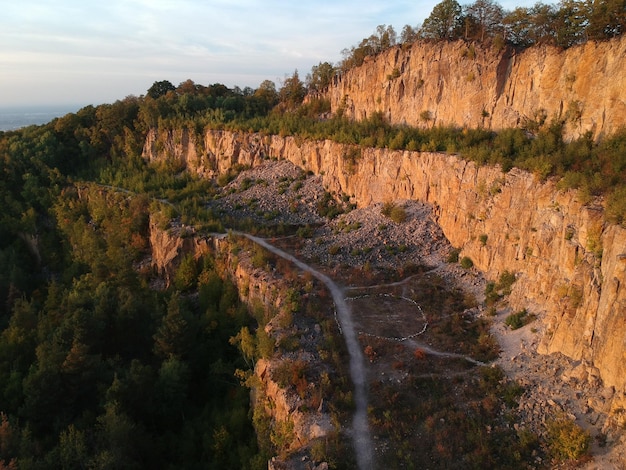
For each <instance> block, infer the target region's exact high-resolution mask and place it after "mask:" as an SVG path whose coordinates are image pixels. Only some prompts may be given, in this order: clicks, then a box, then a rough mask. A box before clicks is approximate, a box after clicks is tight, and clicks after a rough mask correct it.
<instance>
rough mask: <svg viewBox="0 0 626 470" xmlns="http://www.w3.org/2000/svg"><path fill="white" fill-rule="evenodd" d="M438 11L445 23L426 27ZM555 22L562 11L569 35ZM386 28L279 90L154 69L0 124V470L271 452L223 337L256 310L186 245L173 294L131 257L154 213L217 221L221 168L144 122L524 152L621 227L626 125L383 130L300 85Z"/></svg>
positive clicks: (514, 36)
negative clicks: (614, 129) (132, 89)
mask: <svg viewBox="0 0 626 470" xmlns="http://www.w3.org/2000/svg"><path fill="white" fill-rule="evenodd" d="M449 8H451V12H452V15H451V16H448V17H446V14H445V12H446V11H447V9H449ZM481 8H483V9H484V12H491V11H492V10H493V11H495V18H497V21H496V22H495V23H489V22H487V20H485V21H482V20H481V18H483V16H481V13H480V11H482V10H480V9H481ZM624 9H625V6H624V2H623V1H620V0H612V1H607V2H600V1H598V0H596V1H589V2H576V1H569V0H568V1H563V2H561V3H559V4H558V5H557V6H546V5H542V4H537V5H536V6H535V7H532V8H528V9H516V10H514V12H508V13H506V14H505V13H504V12H502V9H501V8H499V7H498V6H497V4H495V3H492V2H488V1H483V0H479V1H477V2H476V3H475V4H473V5H470V6H467V7H460V6H459V5H458V4H457V3H456V2H455V1H454V0H444V1H443V2H442V3H441V4H439V5H437V7H435V10H433V13H432V14H431V15H430V17H429V18H428V19H427V20H426V21H425V22H424V25H423V26H422V27H421V28H415V29H407V28H406V27H405V30H404V31H403V35H402V38H403V39H402V41H405V40H406V41H408V40H471V41H479V40H480V41H487V40H489V41H491V43H494V44H496V46H497V43H498V41H499V40H500V39H498V38H499V37H500V38H501V39H502V40H504V41H508V42H510V43H512V44H514V45H516V46H524V47H527V46H530V45H532V44H535V43H541V42H551V43H553V44H555V45H558V46H562V47H569V46H572V45H575V44H577V43H580V42H581V41H583V40H598V39H602V40H603V39H609V38H611V37H613V36H616V35H619V34H622V32H623V27H624V18H625V10H624ZM545 12H548V13H550V15H552V16H550V15H548V16H541V15H543V14H544V13H545ZM485 14H486V13H485ZM568 15H569V16H568ZM487 17H489V15H486V16H484V18H487ZM446 18H447V19H451V20H452V22H451V23H450V24H449V25H448V26H447V29H445V31H444V30H441V29H438V28H439V27H440V22H441V20H444V19H446ZM516 18H517V19H516ZM546 18H548V19H547V20H546ZM554 18H560V19H561V20H562V22H561V23H558V22H557V23H555V21H554ZM530 20H532V21H534V22H531V21H530ZM561 20H559V21H561ZM574 20H575V21H574ZM540 21H544V22H546V24H549V25H551V27H552V28H553V29H551V30H550V31H552V32H547V33H546V28H545V27H542V26H541V24H542V23H539V22H540ZM523 25H525V26H524V27H525V28H526V29H524V28H522V26H523ZM555 25H556V26H558V27H559V28H560V27H563V28H565V27H566V26H567V27H568V28H567V32H568V33H567V35H565V36H563V35H561V33H560V32H559V31H561V30H560V29H558V28H557V29H554V27H555ZM559 25H563V26H559ZM602 25H603V26H602ZM544 26H545V25H544ZM570 26H571V27H570ZM601 26H602V27H601ZM438 31H439V32H438ZM441 31H444V32H443V33H441ZM409 33H410V34H409ZM499 35H500V36H499ZM396 43H397V39H396V37H395V33H394V32H393V29H392V28H391V29H390V27H379V29H378V30H377V32H376V34H374V35H373V36H372V37H370V38H366V39H364V40H363V42H362V43H361V44H360V45H359V46H356V47H353V48H352V49H349V50H347V53H346V54H345V56H346V59H345V60H344V62H343V63H342V64H339V65H338V66H333V65H331V64H328V63H320V64H319V65H317V66H314V67H313V68H312V70H311V72H310V74H308V75H307V77H306V78H305V80H304V81H303V80H301V79H300V77H299V74H298V72H297V71H296V72H294V73H293V75H291V76H288V77H286V78H285V80H284V82H283V83H282V86H281V87H280V88H279V89H277V88H276V86H275V84H274V83H273V82H271V81H269V80H268V81H264V82H263V83H261V85H260V86H259V87H258V88H257V89H250V88H245V89H240V88H238V87H235V88H233V89H230V88H228V87H226V86H225V85H222V84H213V85H208V86H204V85H199V84H196V83H194V82H193V81H191V80H188V81H186V82H183V83H181V84H179V85H178V86H174V85H172V84H171V83H170V82H168V81H167V80H163V81H160V82H155V83H154V84H153V85H152V86H151V87H150V88H149V89H148V91H147V93H146V95H145V96H141V97H134V96H130V97H127V98H125V99H122V100H119V101H116V102H115V103H112V104H104V105H99V106H87V107H85V108H83V109H81V110H79V111H78V112H76V113H73V114H68V115H66V116H64V117H61V118H58V119H55V120H54V121H52V122H50V123H49V124H46V125H43V126H31V127H28V128H25V129H21V130H18V131H11V132H0V174H1V175H2V178H1V179H0V197H1V198H2V199H1V200H2V202H3V209H2V211H1V212H0V397H1V400H0V403H2V405H1V407H0V468H20V469H43V468H64V469H66V468H67V469H70V468H71V469H73V468H98V469H100V468H102V469H104V468H116V469H120V468H150V467H152V468H157V467H158V468H263V467H264V466H266V462H267V458H268V452H269V450H268V449H266V448H262V447H259V444H258V442H257V439H256V436H255V433H254V430H253V427H252V424H251V419H250V410H249V395H248V393H249V391H248V390H247V389H246V388H245V387H242V386H241V384H240V383H239V380H238V379H237V378H236V377H235V371H236V370H237V369H238V368H245V358H244V357H243V356H242V355H241V353H240V351H239V350H238V349H237V348H236V347H235V345H234V344H233V341H231V338H233V337H235V336H236V335H237V333H238V332H240V331H241V330H242V328H245V327H250V328H251V329H252V328H254V327H255V322H256V320H255V319H254V318H253V316H251V315H250V314H249V312H248V309H247V307H246V306H245V305H242V304H241V303H240V302H239V300H238V294H237V291H236V288H235V286H234V285H233V284H232V283H231V282H230V281H229V280H228V279H226V278H224V276H223V274H222V272H221V270H220V260H219V259H216V258H215V257H214V256H212V255H207V256H205V258H204V259H202V260H201V261H199V262H194V261H192V260H187V261H186V262H185V263H184V264H183V265H181V268H180V270H179V273H178V274H177V275H176V276H175V279H174V282H173V284H172V286H171V287H170V288H169V289H166V290H155V289H152V288H151V284H150V283H151V280H152V279H153V278H154V273H153V272H152V271H151V270H150V268H149V267H146V266H145V265H143V264H142V261H143V260H144V259H145V258H146V256H147V254H148V252H149V240H148V224H149V221H150V218H151V217H154V216H155V214H162V215H161V216H162V217H165V218H166V219H168V218H170V217H173V216H181V217H183V218H186V220H187V221H188V222H190V223H193V222H201V223H204V224H205V225H207V226H211V227H213V228H214V229H220V230H223V229H224V221H220V220H216V219H213V218H212V217H211V214H206V213H204V212H203V211H202V205H201V201H202V198H204V197H207V196H209V195H210V194H211V191H213V189H214V188H215V186H216V185H217V184H218V182H213V181H206V180H205V181H200V180H197V179H194V178H193V177H191V176H190V175H188V174H186V173H184V172H182V168H180V167H177V166H176V164H175V163H168V164H148V163H147V162H145V161H144V160H142V159H141V151H142V146H143V144H144V139H145V135H146V133H147V131H148V130H149V129H150V128H154V127H163V128H168V127H169V128H172V127H186V128H188V129H191V130H193V131H194V132H196V133H198V134H201V133H202V132H203V131H204V130H205V129H206V128H221V129H231V130H243V131H255V132H262V133H266V134H280V135H299V136H302V137H303V138H312V139H317V138H331V139H334V140H337V141H340V142H344V143H349V144H353V145H355V146H364V147H365V146H369V147H371V146H373V147H389V148H392V149H407V150H417V151H443V152H454V153H458V154H460V155H461V156H463V157H465V158H469V159H472V160H474V161H477V162H479V163H481V164H499V165H501V167H502V169H503V171H507V170H508V169H510V168H512V167H519V168H522V169H526V170H529V171H531V172H533V173H535V174H536V175H537V176H538V177H539V178H557V179H558V180H559V181H560V183H559V184H560V185H561V186H562V187H563V188H576V189H579V190H580V191H581V193H582V194H584V195H586V196H587V198H588V200H589V201H591V200H592V198H594V197H597V196H603V197H605V198H606V206H607V211H606V216H607V219H608V220H609V221H610V222H613V223H622V224H623V223H626V184H625V183H626V133H623V132H622V133H620V134H617V135H615V136H612V137H610V138H606V139H604V140H603V141H601V142H595V141H593V140H592V139H591V136H584V137H582V138H580V139H578V140H576V141H572V142H566V141H564V140H563V138H562V132H561V131H562V125H563V123H561V122H544V121H537V122H529V123H527V124H528V125H527V126H526V128H524V129H508V130H503V131H500V132H497V133H496V132H492V131H488V130H485V129H473V130H472V129H465V130H463V129H454V128H439V127H435V128H431V129H413V128H407V127H404V126H391V125H389V124H388V123H386V122H385V121H384V119H383V118H382V116H380V115H375V116H372V117H371V118H370V119H368V120H366V121H363V122H352V121H349V120H347V119H345V118H343V116H342V115H341V112H338V113H336V115H334V116H332V117H328V111H329V105H328V103H327V102H325V101H324V100H321V99H308V100H305V97H306V96H307V93H310V92H312V91H315V90H321V89H323V88H324V87H325V86H327V85H328V83H330V80H331V78H332V76H333V75H334V74H335V73H340V70H341V68H342V67H344V68H345V67H351V66H356V65H358V62H359V61H360V60H361V59H360V57H364V54H365V55H369V54H375V53H378V52H380V50H381V49H382V48H384V47H390V46H392V45H395V44H396ZM320 116H323V118H320ZM105 186H107V187H109V186H114V187H119V188H125V189H127V190H129V191H131V192H130V193H124V192H117V191H108V190H105V189H103V188H104V187H105ZM158 199H167V200H169V201H173V202H174V203H175V206H176V208H172V207H170V206H165V205H163V204H162V203H159V202H158V201H157V200H158ZM192 294H193V295H192Z"/></svg>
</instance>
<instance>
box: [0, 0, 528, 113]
mask: <svg viewBox="0 0 626 470" xmlns="http://www.w3.org/2000/svg"><path fill="white" fill-rule="evenodd" d="M438 2H439V0H378V1H373V0H316V1H310V0H264V1H261V0H258V1H255V0H107V1H102V0H98V1H94V0H79V1H74V0H20V1H19V2H18V1H12V2H6V3H5V4H4V5H3V7H2V15H0V108H2V107H5V108H6V107H14V106H32V105H37V106H38V105H64V106H76V109H78V108H80V107H82V106H85V105H88V104H93V105H99V104H102V103H113V102H115V101H116V100H118V99H123V98H125V97H126V96H130V95H134V96H141V95H144V94H145V93H146V91H147V90H148V88H150V86H151V85H152V84H153V83H154V82H155V81H161V80H168V81H170V82H171V83H172V84H173V85H175V86H176V85H178V84H179V83H181V82H183V81H185V80H187V79H191V80H193V81H194V82H195V83H199V84H202V85H209V84H213V83H222V84H224V85H226V86H227V87H229V88H233V87H235V86H239V87H241V88H244V87H247V86H249V87H252V88H257V87H258V86H259V84H260V83H261V82H262V81H264V80H272V81H274V82H275V83H276V86H277V88H280V86H281V83H282V80H284V79H285V78H286V77H287V76H291V75H292V74H293V72H294V71H295V70H298V73H299V75H300V78H301V79H303V80H304V78H305V77H306V74H307V73H309V72H310V71H311V67H312V66H314V65H317V64H319V63H320V62H330V63H333V64H336V63H338V62H339V61H340V60H341V59H342V55H341V51H342V50H343V49H344V48H350V47H351V46H355V45H357V44H358V43H359V42H360V41H361V40H362V39H363V38H365V37H368V36H370V35H371V34H372V33H374V32H375V30H376V26H378V25H383V24H384V25H392V26H393V27H394V29H395V30H396V32H397V33H398V35H399V34H400V33H401V31H402V28H403V27H404V25H406V24H409V25H411V26H413V27H416V26H418V25H420V24H421V23H422V22H423V21H424V19H425V18H426V17H428V15H429V14H430V12H431V11H432V9H433V7H434V6H435V5H436V4H437V3H438ZM459 3H461V4H462V5H464V4H466V3H472V2H471V1H468V2H464V1H459ZM498 3H499V4H500V5H501V6H502V7H504V8H505V9H513V8H514V7H516V6H530V5H533V4H534V3H536V2H535V1H534V0H533V1H529V0H517V1H516V0H504V1H499V2H498Z"/></svg>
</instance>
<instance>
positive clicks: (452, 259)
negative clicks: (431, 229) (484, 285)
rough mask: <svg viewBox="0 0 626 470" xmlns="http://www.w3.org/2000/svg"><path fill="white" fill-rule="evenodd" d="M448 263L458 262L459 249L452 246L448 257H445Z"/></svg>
mask: <svg viewBox="0 0 626 470" xmlns="http://www.w3.org/2000/svg"><path fill="white" fill-rule="evenodd" d="M446 261H447V262H448V263H458V262H459V250H458V249H456V248H453V249H452V251H450V253H449V254H448V258H447V259H446Z"/></svg>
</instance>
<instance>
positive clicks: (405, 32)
mask: <svg viewBox="0 0 626 470" xmlns="http://www.w3.org/2000/svg"><path fill="white" fill-rule="evenodd" d="M418 37H419V27H416V28H414V27H412V26H411V25H408V24H405V25H404V27H403V28H402V32H401V33H400V43H402V44H409V43H412V42H415V41H417V39H418Z"/></svg>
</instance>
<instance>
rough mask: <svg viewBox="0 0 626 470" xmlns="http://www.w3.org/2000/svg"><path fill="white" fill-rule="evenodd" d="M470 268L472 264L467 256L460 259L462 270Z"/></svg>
mask: <svg viewBox="0 0 626 470" xmlns="http://www.w3.org/2000/svg"><path fill="white" fill-rule="evenodd" d="M472 266H474V262H473V261H472V259H471V258H469V257H468V256H464V257H463V258H461V267H462V268H464V269H470V268H471V267H472Z"/></svg>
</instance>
